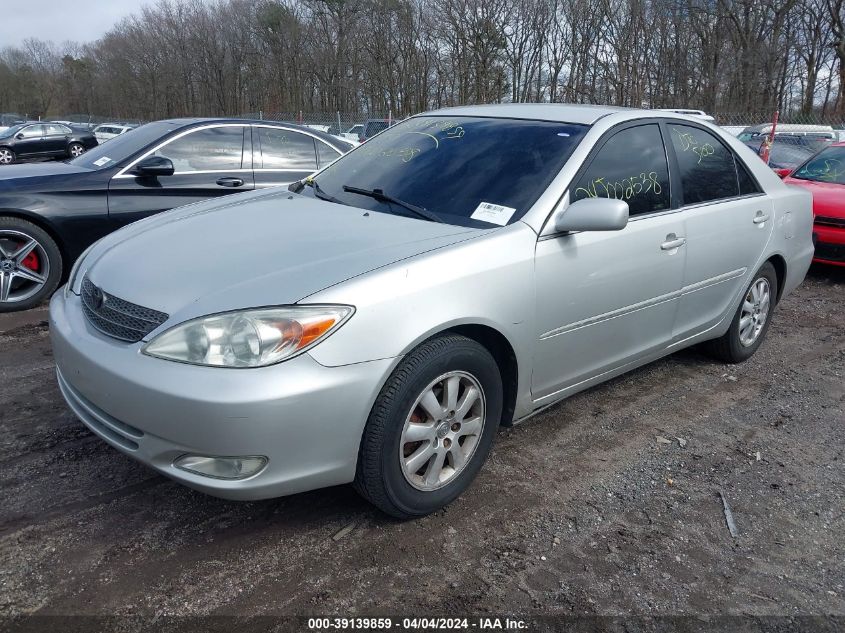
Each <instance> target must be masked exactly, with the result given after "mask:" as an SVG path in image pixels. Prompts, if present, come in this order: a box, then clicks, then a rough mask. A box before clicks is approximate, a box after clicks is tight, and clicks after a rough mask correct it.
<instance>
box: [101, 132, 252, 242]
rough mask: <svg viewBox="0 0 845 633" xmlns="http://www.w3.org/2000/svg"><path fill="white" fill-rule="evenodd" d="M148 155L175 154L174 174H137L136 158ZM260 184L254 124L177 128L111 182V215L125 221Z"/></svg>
mask: <svg viewBox="0 0 845 633" xmlns="http://www.w3.org/2000/svg"><path fill="white" fill-rule="evenodd" d="M148 156H163V157H166V158H169V159H170V160H171V161H172V162H173V167H174V170H175V171H174V173H173V175H172V176H159V177H139V176H137V175H135V174H134V173H133V171H132V167H133V166H134V164H135V163H137V162H140V161H141V160H143V159H144V158H147V157H148ZM254 188H255V183H254V180H253V176H252V159H251V155H250V152H249V126H248V125H244V124H228V123H219V124H214V125H206V126H202V127H198V128H192V129H190V130H188V131H186V132H182V133H180V134H177V135H176V136H174V137H172V138H170V139H168V140H167V141H165V142H164V143H162V144H160V145H158V146H157V147H156V148H155V149H153V150H150V151H149V152H146V153H145V154H144V155H143V156H141V157H140V158H138V159H136V160H135V161H133V162H132V163H131V164H130V165H128V166H127V167H125V168H124V169H122V170H121V171H120V172H118V174H117V175H116V176H114V178H112V179H111V182H110V183H109V216H110V217H111V218H112V221H113V223H114V224H116V225H117V226H122V225H124V224H128V223H130V222H134V221H136V220H139V219H141V218H143V217H146V216H148V215H152V214H154V213H159V212H161V211H166V210H168V209H172V208H174V207H179V206H182V205H185V204H190V203H192V202H198V201H200V200H207V199H209V198H216V197H220V196H225V195H228V194H231V193H237V192H239V191H251V190H253V189H254Z"/></svg>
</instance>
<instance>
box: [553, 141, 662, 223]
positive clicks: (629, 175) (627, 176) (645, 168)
mask: <svg viewBox="0 0 845 633" xmlns="http://www.w3.org/2000/svg"><path fill="white" fill-rule="evenodd" d="M570 198H571V199H572V200H573V201H574V200H581V199H583V198H616V199H617V200H624V201H625V202H627V203H628V209H629V213H630V215H641V214H643V213H653V212H655V211H663V210H665V209H668V208H669V201H670V198H669V167H668V164H667V161H666V150H665V148H664V147H663V137H662V135H661V134H660V128H659V127H658V125H657V124H648V125H638V126H636V127H630V128H627V129H624V130H622V131H621V132H617V133H616V134H614V135H613V136H612V137H611V138H610V139H609V140H608V141H606V142H605V144H604V145H602V147H601V149H600V150H599V151H598V153H597V154H596V156H595V158H593V160H592V161H591V162H590V164H589V166H588V167H587V170H586V171H585V172H584V173H583V174H582V175H581V177H580V178H579V179H578V181H577V182H576V183H575V185H574V187H573V188H572V190H571V194H570Z"/></svg>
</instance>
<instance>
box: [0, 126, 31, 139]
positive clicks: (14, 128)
mask: <svg viewBox="0 0 845 633" xmlns="http://www.w3.org/2000/svg"><path fill="white" fill-rule="evenodd" d="M25 125H27V124H21V125H13V126H12V127H10V128H7V129H5V130H0V138H6V137H8V136H14V135H15V134H17V133H18V132H20V131H21V129H22V128H23V127H24V126H25Z"/></svg>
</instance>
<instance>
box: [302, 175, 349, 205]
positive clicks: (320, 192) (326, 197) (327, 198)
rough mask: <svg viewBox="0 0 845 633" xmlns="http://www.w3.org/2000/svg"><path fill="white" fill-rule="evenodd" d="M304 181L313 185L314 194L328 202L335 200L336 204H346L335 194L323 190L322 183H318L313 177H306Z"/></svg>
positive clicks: (310, 185)
mask: <svg viewBox="0 0 845 633" xmlns="http://www.w3.org/2000/svg"><path fill="white" fill-rule="evenodd" d="M302 182H303V183H305V184H306V185H308V186H309V187H311V188H312V189H313V190H314V195H315V196H317V197H318V198H319V199H320V200H325V201H326V202H334V203H335V204H346V203H345V202H341V201H340V200H338V199H337V198H335V197H334V196H333V195H331V194H328V193H326V192H325V191H323V189H322V188H321V187H320V185H318V184H317V181H316V180H314V179H313V178H306V179H305V180H303V181H302Z"/></svg>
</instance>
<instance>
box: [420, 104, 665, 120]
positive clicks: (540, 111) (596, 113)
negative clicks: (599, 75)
mask: <svg viewBox="0 0 845 633" xmlns="http://www.w3.org/2000/svg"><path fill="white" fill-rule="evenodd" d="M617 112H628V113H630V114H632V115H636V116H662V115H664V114H667V113H666V112H660V111H658V110H639V109H635V108H622V107H617V106H603V105H586V104H585V105H581V104H577V105H576V104H569V103H501V104H491V105H474V106H457V107H454V108H443V109H441V110H432V111H430V112H426V113H424V114H426V115H436V116H442V115H455V116H481V117H496V118H503V119H535V120H541V121H560V122H561V123H580V124H583V125H592V124H593V123H595V122H596V121H598V120H599V119H601V118H602V117H605V116H607V115H609V114H614V113H617ZM632 118H634V117H633V116H632Z"/></svg>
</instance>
